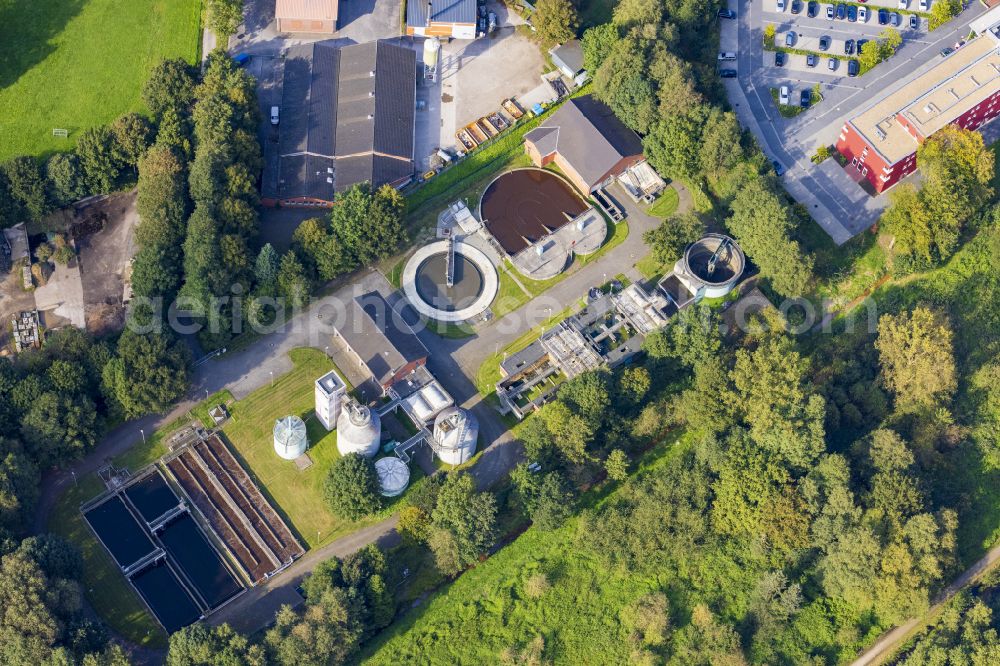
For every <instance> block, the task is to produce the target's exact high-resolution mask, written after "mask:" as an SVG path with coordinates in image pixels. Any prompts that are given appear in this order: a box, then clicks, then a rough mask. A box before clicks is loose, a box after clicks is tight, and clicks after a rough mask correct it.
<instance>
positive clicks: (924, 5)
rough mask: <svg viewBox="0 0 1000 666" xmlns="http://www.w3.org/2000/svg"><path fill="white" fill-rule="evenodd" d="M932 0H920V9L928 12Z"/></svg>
mask: <svg viewBox="0 0 1000 666" xmlns="http://www.w3.org/2000/svg"><path fill="white" fill-rule="evenodd" d="M930 8H931V0H920V11H922V12H926V11H930Z"/></svg>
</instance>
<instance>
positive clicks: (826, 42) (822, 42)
mask: <svg viewBox="0 0 1000 666" xmlns="http://www.w3.org/2000/svg"><path fill="white" fill-rule="evenodd" d="M828 48H830V36H829V35H823V36H822V37H820V38H819V50H820V51H826V50H827V49H828Z"/></svg>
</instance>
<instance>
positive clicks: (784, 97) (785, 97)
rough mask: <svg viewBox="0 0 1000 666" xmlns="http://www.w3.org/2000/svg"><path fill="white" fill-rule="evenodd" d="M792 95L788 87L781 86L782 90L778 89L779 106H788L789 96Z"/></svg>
mask: <svg viewBox="0 0 1000 666" xmlns="http://www.w3.org/2000/svg"><path fill="white" fill-rule="evenodd" d="M791 94H792V91H791V90H789V88H788V86H781V87H780V88H778V104H781V105H782V106H788V102H789V101H790V100H789V95H791Z"/></svg>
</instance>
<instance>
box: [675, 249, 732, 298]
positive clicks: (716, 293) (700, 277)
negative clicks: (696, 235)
mask: <svg viewBox="0 0 1000 666" xmlns="http://www.w3.org/2000/svg"><path fill="white" fill-rule="evenodd" d="M745 267H746V257H745V256H744V255H743V250H741V249H740V246H739V245H737V244H736V241H734V240H733V239H732V238H730V237H729V236H724V235H722V234H708V235H707V236H705V237H704V238H702V239H701V240H699V241H696V242H694V243H691V245H689V246H688V249H687V251H686V252H685V253H684V270H685V272H687V273H688V274H689V275H691V276H692V277H694V278H695V279H696V280H697V281H698V282H700V283H701V284H702V285H703V288H702V289H699V290H698V291H699V292H700V293H699V294H698V296H699V298H718V297H720V296H725V295H726V294H728V293H729V292H730V291H732V290H733V287H734V286H735V285H736V283H737V282H738V281H739V279H740V276H741V275H743V269H744V268H745Z"/></svg>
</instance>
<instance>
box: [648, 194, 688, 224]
mask: <svg viewBox="0 0 1000 666" xmlns="http://www.w3.org/2000/svg"><path fill="white" fill-rule="evenodd" d="M678 203H680V195H678V194H677V190H675V189H674V188H672V187H667V189H665V190H663V194H661V195H660V198H659V199H657V200H656V201H654V202H653V203H652V204H650V206H649V208H647V209H646V212H647V213H649V214H650V215H652V216H653V217H658V218H660V219H666V218H668V217H670V216H671V215H673V214H674V211H676V210H677V204H678Z"/></svg>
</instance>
